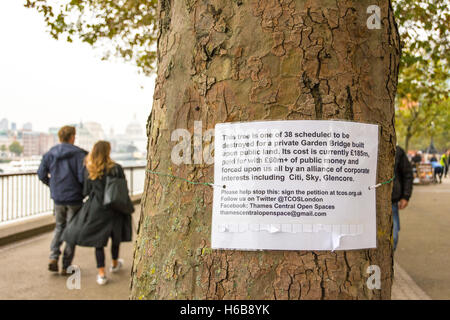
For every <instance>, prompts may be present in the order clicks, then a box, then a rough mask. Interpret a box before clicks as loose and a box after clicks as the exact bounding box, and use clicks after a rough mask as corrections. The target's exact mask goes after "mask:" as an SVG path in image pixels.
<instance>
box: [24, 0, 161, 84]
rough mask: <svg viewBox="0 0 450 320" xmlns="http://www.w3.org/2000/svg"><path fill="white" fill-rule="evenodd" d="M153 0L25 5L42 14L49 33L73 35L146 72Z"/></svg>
mask: <svg viewBox="0 0 450 320" xmlns="http://www.w3.org/2000/svg"><path fill="white" fill-rule="evenodd" d="M156 6H157V0H58V1H54V0H26V3H25V7H27V8H34V9H36V10H37V11H38V12H40V13H41V14H42V15H43V16H44V20H45V22H46V23H47V26H48V28H49V32H50V34H51V36H52V37H53V38H55V39H60V38H63V39H65V40H67V41H68V42H72V41H73V39H74V38H75V37H77V38H78V39H80V40H81V41H83V42H85V43H88V44H90V45H93V46H97V47H102V48H104V49H105V50H106V51H105V53H104V57H103V59H108V58H109V57H110V56H111V55H112V54H113V55H115V56H120V57H122V58H123V59H125V60H126V61H131V62H133V63H135V64H136V65H137V66H138V67H139V69H140V70H141V71H142V72H143V73H145V74H147V75H148V74H150V73H151V72H152V70H153V69H154V65H155V59H156V52H155V45H154V44H155V42H156V36H157V30H156V26H157V23H156Z"/></svg>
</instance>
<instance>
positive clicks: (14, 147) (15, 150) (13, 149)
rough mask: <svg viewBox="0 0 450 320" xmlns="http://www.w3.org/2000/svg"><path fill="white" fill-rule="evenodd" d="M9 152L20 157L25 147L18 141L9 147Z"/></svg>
mask: <svg viewBox="0 0 450 320" xmlns="http://www.w3.org/2000/svg"><path fill="white" fill-rule="evenodd" d="M9 151H10V152H11V153H14V154H15V155H16V156H20V155H21V154H22V152H23V146H22V145H21V144H20V143H19V142H18V141H13V142H12V143H11V144H10V145H9Z"/></svg>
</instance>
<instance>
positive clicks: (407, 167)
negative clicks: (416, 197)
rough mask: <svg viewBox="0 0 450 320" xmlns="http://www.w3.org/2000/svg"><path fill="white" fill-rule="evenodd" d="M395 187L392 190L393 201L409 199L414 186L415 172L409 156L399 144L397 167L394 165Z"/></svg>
mask: <svg viewBox="0 0 450 320" xmlns="http://www.w3.org/2000/svg"><path fill="white" fill-rule="evenodd" d="M394 174H395V179H394V188H393V190H392V203H396V202H398V201H400V199H405V200H408V201H409V198H410V197H411V193H412V186H413V178H414V177H413V173H412V168H411V164H410V163H409V161H408V157H407V156H406V154H405V151H403V149H402V148H400V147H399V146H397V149H396V152H395V167H394Z"/></svg>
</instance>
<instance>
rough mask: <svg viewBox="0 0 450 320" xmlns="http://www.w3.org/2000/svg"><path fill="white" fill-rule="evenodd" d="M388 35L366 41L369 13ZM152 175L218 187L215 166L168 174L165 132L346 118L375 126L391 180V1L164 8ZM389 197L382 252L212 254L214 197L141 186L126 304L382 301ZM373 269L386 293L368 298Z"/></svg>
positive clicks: (199, 1) (207, 192)
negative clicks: (376, 13) (376, 12)
mask: <svg viewBox="0 0 450 320" xmlns="http://www.w3.org/2000/svg"><path fill="white" fill-rule="evenodd" d="M373 4H375V5H378V6H379V7H380V8H381V18H382V28H381V29H379V30H376V29H375V30H369V29H368V28H367V26H366V21H367V19H368V18H369V16H370V15H369V14H367V13H366V10H367V7H368V6H370V5H373ZM159 17H160V20H159V24H160V34H159V39H158V75H157V80H156V89H155V95H154V102H153V109H152V113H151V115H150V118H149V121H148V127H147V133H148V138H149V142H148V168H149V169H151V170H154V171H160V172H167V173H172V174H174V175H177V176H181V177H186V178H188V179H191V180H198V181H204V182H210V181H213V165H205V164H203V165H194V164H192V165H180V166H176V165H174V164H172V163H171V157H170V154H171V150H172V147H173V146H174V144H175V143H176V142H171V141H170V137H171V132H172V131H173V130H175V129H177V128H186V129H188V130H189V131H190V132H193V124H194V121H202V122H203V129H204V130H205V129H208V128H213V127H214V125H215V124H216V123H218V122H234V121H251V120H275V119H288V120H297V119H347V120H354V121H357V122H366V123H375V124H378V125H380V136H379V139H380V142H379V159H378V181H386V180H388V179H389V178H391V176H392V173H393V162H394V153H395V132H394V97H395V92H396V85H397V75H398V62H399V55H400V45H399V38H398V33H397V29H396V25H395V22H394V18H393V15H392V8H391V6H390V2H389V0H378V1H377V0H370V1H369V0H354V1H346V0H297V1H293V0H260V1H245V0H234V1H231V0H215V1H203V0H184V1H181V0H161V1H160V3H159ZM390 193H391V187H390V186H384V187H382V188H379V189H378V190H377V249H372V250H354V251H337V252H329V251H326V252H323V251H321V252H311V251H263V252H242V251H225V250H211V249H210V233H211V212H212V195H213V192H212V189H211V188H209V187H207V186H194V185H190V184H187V183H185V182H183V181H181V180H175V179H173V178H168V177H161V176H157V175H153V174H147V177H146V189H145V196H144V198H143V201H142V209H141V216H140V223H139V232H138V233H139V234H138V238H137V242H136V247H135V257H134V264H133V269H132V283H131V289H132V294H131V297H132V298H134V299H144V298H145V299H389V298H390V295H391V284H392V272H393V264H392V263H393V261H392V260H393V259H392V240H391V238H392V219H391V214H390V213H391V203H390ZM369 265H378V266H379V267H380V268H381V281H382V282H381V283H382V287H381V290H369V289H368V287H367V286H366V280H367V278H368V277H369V274H367V273H366V269H367V267H368V266H369Z"/></svg>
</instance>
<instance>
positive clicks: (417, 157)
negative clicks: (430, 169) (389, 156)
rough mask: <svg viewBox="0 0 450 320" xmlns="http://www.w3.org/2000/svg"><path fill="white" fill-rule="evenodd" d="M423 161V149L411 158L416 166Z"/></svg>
mask: <svg viewBox="0 0 450 320" xmlns="http://www.w3.org/2000/svg"><path fill="white" fill-rule="evenodd" d="M421 162H422V151H420V150H419V151H417V152H416V154H415V155H414V157H413V158H412V159H411V163H412V164H413V165H414V166H415V165H417V164H420V163H421Z"/></svg>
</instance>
